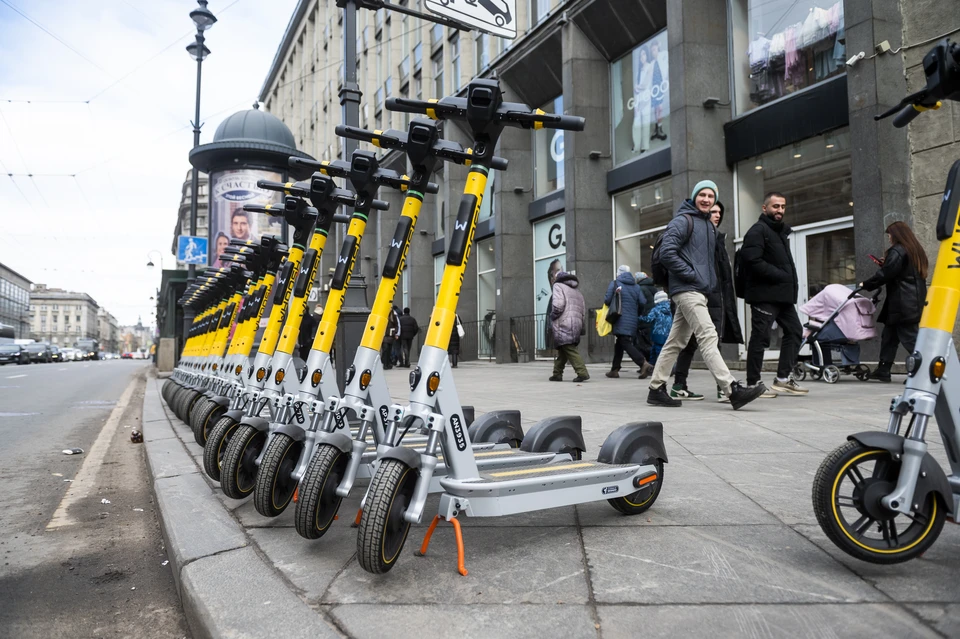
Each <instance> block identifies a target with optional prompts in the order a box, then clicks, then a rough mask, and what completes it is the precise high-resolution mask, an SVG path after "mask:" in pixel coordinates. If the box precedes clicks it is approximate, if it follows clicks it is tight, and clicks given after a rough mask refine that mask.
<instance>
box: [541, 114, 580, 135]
mask: <svg viewBox="0 0 960 639" xmlns="http://www.w3.org/2000/svg"><path fill="white" fill-rule="evenodd" d="M554 117H556V118H557V120H556V121H554V122H551V123H548V122H544V123H543V127H544V128H545V129H563V130H565V131H583V128H584V127H585V126H586V124H587V121H586V120H585V119H584V118H581V117H580V116H579V115H557V116H554Z"/></svg>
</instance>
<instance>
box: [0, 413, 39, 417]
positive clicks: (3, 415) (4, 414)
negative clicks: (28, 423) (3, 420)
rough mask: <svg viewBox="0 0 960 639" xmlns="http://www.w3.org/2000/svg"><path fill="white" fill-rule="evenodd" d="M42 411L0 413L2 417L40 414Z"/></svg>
mask: <svg viewBox="0 0 960 639" xmlns="http://www.w3.org/2000/svg"><path fill="white" fill-rule="evenodd" d="M39 414H40V413H0V417H29V416H30V415H39Z"/></svg>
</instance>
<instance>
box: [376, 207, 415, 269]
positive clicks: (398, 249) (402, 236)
mask: <svg viewBox="0 0 960 639" xmlns="http://www.w3.org/2000/svg"><path fill="white" fill-rule="evenodd" d="M412 228H413V219H412V218H409V217H407V216H405V215H404V216H402V217H401V218H400V221H399V222H398V223H397V232H396V233H394V234H393V239H392V240H390V250H389V251H388V252H387V260H386V262H384V265H383V277H384V278H385V279H393V278H395V277H396V276H397V273H398V272H399V271H400V262H401V261H402V260H403V254H404V252H405V251H406V250H407V244H408V243H409V242H410V230H411V229H412Z"/></svg>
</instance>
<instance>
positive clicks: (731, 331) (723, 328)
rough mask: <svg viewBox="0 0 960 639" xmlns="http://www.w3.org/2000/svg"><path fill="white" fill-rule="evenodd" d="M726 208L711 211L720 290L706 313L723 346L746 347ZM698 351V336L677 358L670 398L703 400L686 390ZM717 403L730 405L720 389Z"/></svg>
mask: <svg viewBox="0 0 960 639" xmlns="http://www.w3.org/2000/svg"><path fill="white" fill-rule="evenodd" d="M723 210H724V207H723V204H721V203H720V202H717V203H716V204H714V205H713V207H712V208H711V209H710V221H711V222H713V226H714V227H716V228H717V229H718V230H717V248H716V269H717V288H716V289H714V291H713V292H712V293H710V294H709V295H707V312H709V313H710V319H711V320H713V325H714V326H715V327H716V329H717V335H719V336H720V342H721V343H722V344H743V333H742V332H741V331H740V319H739V318H738V317H737V298H736V294H735V293H734V290H733V269H731V268H730V257H729V256H728V255H727V247H726V244H725V242H726V238H727V235H726V233H721V232H720V231H719V228H720V223H721V222H722V221H723ZM697 347H698V344H697V336H696V335H691V336H690V341H689V342H687V345H686V346H685V347H684V349H683V350H682V351H680V355H679V356H678V357H677V367H676V370H675V371H674V375H673V388H672V389H671V390H670V397H675V398H677V399H685V400H687V401H696V400H700V399H703V395H701V394H700V393H696V392H694V391H692V390H690V389H689V388H688V387H687V378H688V377H689V375H690V366H691V364H693V354H694V352H696V350H697ZM717 399H719V400H720V401H721V402H723V401H729V400H728V399H727V397H726V396H725V395H724V394H723V389H721V388H720V386H719V385H718V386H717Z"/></svg>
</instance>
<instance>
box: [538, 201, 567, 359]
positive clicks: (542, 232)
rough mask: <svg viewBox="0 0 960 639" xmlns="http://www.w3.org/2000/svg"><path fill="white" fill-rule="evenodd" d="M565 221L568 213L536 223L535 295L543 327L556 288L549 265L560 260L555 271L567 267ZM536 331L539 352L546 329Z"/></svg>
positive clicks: (539, 318)
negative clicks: (552, 281)
mask: <svg viewBox="0 0 960 639" xmlns="http://www.w3.org/2000/svg"><path fill="white" fill-rule="evenodd" d="M566 220H567V216H566V215H565V214H564V213H560V214H559V215H554V216H553V217H548V218H546V219H543V220H540V221H538V222H534V224H533V298H534V313H536V315H537V318H538V322H537V326H538V327H540V326H543V320H545V318H546V313H547V304H548V303H549V302H550V295H551V290H552V288H553V287H552V286H551V284H550V277H549V274H550V265H551V264H553V262H554V261H555V260H558V261H559V264H558V265H555V266H554V269H553V270H554V271H556V270H558V268H557V266H559V270H566V267H567V240H566V224H567V222H566ZM537 333H538V335H537V351H538V352H539V351H542V350H543V349H544V348H546V344H545V343H544V331H542V330H537Z"/></svg>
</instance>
